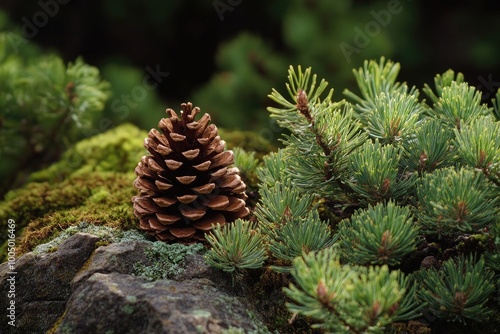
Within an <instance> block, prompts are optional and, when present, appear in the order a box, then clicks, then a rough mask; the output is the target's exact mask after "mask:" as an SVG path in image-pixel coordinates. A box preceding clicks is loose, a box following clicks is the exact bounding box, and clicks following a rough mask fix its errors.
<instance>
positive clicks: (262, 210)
mask: <svg viewBox="0 0 500 334" xmlns="http://www.w3.org/2000/svg"><path fill="white" fill-rule="evenodd" d="M399 70H400V65H399V63H394V62H392V61H390V60H389V61H386V60H385V59H384V58H381V59H380V60H379V61H373V60H372V61H365V63H364V65H363V66H362V67H361V68H359V69H357V70H354V71H353V72H354V76H355V79H356V81H357V84H358V86H359V93H355V92H352V91H350V90H345V91H344V95H345V96H346V99H334V98H333V90H328V88H327V86H328V83H327V82H326V81H325V80H320V81H318V80H317V77H316V75H313V74H312V71H311V69H310V68H307V69H306V70H302V68H301V67H298V68H293V67H290V69H289V71H288V82H287V83H286V92H287V93H288V96H286V95H282V94H281V93H280V92H279V91H278V90H275V89H273V90H272V92H271V94H270V95H269V97H270V98H271V100H273V101H274V102H275V103H276V104H277V105H278V107H276V106H274V107H269V108H268V110H269V112H270V116H271V118H273V119H275V120H276V121H277V123H278V124H279V125H280V126H281V127H282V128H284V129H285V130H286V131H284V132H283V135H282V139H281V140H282V143H283V147H282V148H280V149H279V150H278V151H277V152H273V153H270V154H268V155H267V156H264V157H263V161H262V164H261V165H259V166H257V167H256V171H255V173H256V175H257V176H258V178H259V181H260V183H259V185H258V187H259V195H260V199H259V201H258V203H257V205H256V207H255V209H254V210H253V211H252V212H251V216H250V217H249V218H248V219H249V220H251V221H253V222H254V223H250V222H248V223H246V224H248V225H246V226H254V231H253V232H252V234H251V235H252V236H253V237H249V235H248V233H250V232H248V231H247V230H243V229H242V226H245V225H244V224H245V223H241V222H239V223H238V224H236V225H226V226H225V227H224V229H223V230H222V229H216V230H214V232H212V233H214V234H209V236H208V239H209V240H212V241H216V242H217V244H216V248H213V249H211V250H209V251H208V253H207V255H206V257H207V259H209V262H210V263H212V264H214V265H215V266H216V267H218V268H222V269H223V270H224V271H226V272H233V271H238V275H237V276H234V275H233V279H234V278H236V279H237V281H244V280H245V279H246V278H247V280H248V278H249V277H255V276H252V268H254V267H259V268H263V269H264V271H263V274H262V276H261V277H260V280H261V281H262V282H264V281H265V280H268V279H269V278H268V277H269V273H270V271H272V272H275V273H276V275H281V277H282V279H274V282H275V283H274V284H275V285H274V286H275V288H276V289H278V290H281V291H282V293H283V295H284V297H285V298H283V299H285V300H287V302H286V303H285V304H286V308H287V309H288V310H289V311H290V321H289V324H287V325H283V323H281V325H279V326H278V325H276V326H278V327H273V325H272V324H270V326H269V327H270V328H274V329H276V328H277V329H278V330H280V331H283V332H290V333H292V332H301V331H304V330H305V331H311V330H313V328H319V329H321V330H322V331H324V332H328V333H384V332H390V331H394V332H405V330H409V329H410V328H413V329H412V330H418V331H420V332H429V331H431V330H438V331H439V330H442V328H443V326H448V327H449V328H453V331H454V332H456V333H471V332H475V333H483V332H491V331H492V330H493V329H494V328H496V327H497V326H498V324H499V321H498V317H496V316H495V314H498V310H499V304H498V292H497V293H494V291H495V290H496V291H498V283H499V280H498V277H499V273H500V271H499V269H500V266H499V265H498V263H499V260H498V251H499V244H500V242H499V240H500V235H499V230H500V228H499V227H498V226H499V224H500V196H499V195H500V191H499V189H500V135H499V134H500V128H499V126H500V125H499V124H500V122H499V118H500V117H499V116H498V114H499V113H498V110H499V109H500V108H499V103H500V102H499V101H498V99H499V98H500V90H499V92H498V93H497V95H496V97H495V99H493V100H492V101H491V102H492V105H488V104H483V103H481V92H480V91H478V90H477V89H476V88H475V87H473V86H470V85H469V84H468V83H467V82H466V81H465V80H464V76H463V75H462V74H461V73H455V72H453V71H452V70H448V71H446V72H445V73H443V74H439V75H437V76H436V77H435V79H434V87H433V88H431V86H429V85H427V84H426V85H425V86H424V88H423V89H422V91H423V93H425V95H427V97H428V100H426V99H424V98H423V96H421V95H420V90H419V89H417V88H416V87H414V86H413V87H410V86H409V85H408V84H406V83H405V82H399V81H397V77H398V73H399ZM243 222H245V221H243ZM255 222H256V223H257V225H251V224H255ZM242 224H243V225H242ZM239 233H243V234H245V235H246V237H245V236H239V235H238V234H239ZM231 236H233V237H231ZM234 238H237V240H238V246H236V245H235V244H234V242H233V240H235V239H234ZM245 240H246V241H247V242H248V243H249V244H252V245H256V244H259V245H261V247H262V249H263V250H264V251H265V253H262V252H260V251H258V250H256V249H255V248H252V250H251V251H245V250H246V249H247V248H246V247H245V245H244V244H243V243H242V241H245ZM257 241H258V242H257ZM211 243H212V245H214V243H213V242H211ZM235 247H238V249H239V250H240V251H237V250H236V249H235ZM243 252H244V253H243ZM230 253H232V254H234V253H236V254H244V256H241V257H237V256H232V257H231V258H230V259H229V258H228V254H230ZM248 263H251V264H252V265H251V266H249V265H246V264H248ZM256 284H257V285H258V284H260V283H256ZM262 284H264V283H262ZM283 299H281V300H283ZM278 313H279V312H277V314H278ZM443 323H448V325H443ZM305 324H307V325H305ZM465 326H467V327H465Z"/></svg>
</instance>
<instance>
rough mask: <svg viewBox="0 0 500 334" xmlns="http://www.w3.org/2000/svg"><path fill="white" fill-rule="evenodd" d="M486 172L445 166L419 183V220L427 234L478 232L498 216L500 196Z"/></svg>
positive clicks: (427, 175)
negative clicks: (483, 173) (496, 195)
mask: <svg viewBox="0 0 500 334" xmlns="http://www.w3.org/2000/svg"><path fill="white" fill-rule="evenodd" d="M492 191H493V189H492V186H491V184H489V183H488V182H486V180H485V177H484V176H483V175H482V174H479V173H476V172H474V171H472V170H468V169H465V168H461V169H460V170H458V171H456V170H454V169H453V168H451V167H450V168H443V169H439V170H437V171H435V172H434V173H432V174H426V175H425V176H424V177H423V178H422V179H421V182H420V184H419V186H418V187H417V198H418V199H419V203H420V205H419V208H418V209H419V213H418V215H419V218H420V219H419V223H420V225H421V227H422V229H423V230H424V231H425V232H426V233H427V234H438V235H446V234H455V233H458V232H463V233H474V232H479V230H480V229H481V228H483V227H485V226H488V225H489V224H492V223H494V222H495V221H496V220H497V219H498V214H499V212H498V197H495V196H494V195H493V194H492Z"/></svg>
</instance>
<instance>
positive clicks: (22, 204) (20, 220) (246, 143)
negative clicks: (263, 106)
mask: <svg viewBox="0 0 500 334" xmlns="http://www.w3.org/2000/svg"><path fill="white" fill-rule="evenodd" d="M223 136H224V137H225V138H226V139H225V140H226V141H228V147H235V146H243V147H244V148H245V149H247V150H249V151H250V150H255V151H257V152H260V153H261V154H263V153H265V152H267V151H268V150H269V149H270V148H271V146H270V145H269V143H267V142H265V141H263V140H254V139H252V137H254V138H255V136H252V135H250V133H240V132H237V131H236V132H224V134H223ZM146 137H147V132H146V131H143V130H140V129H139V128H137V127H135V126H134V125H131V124H123V125H120V126H118V127H116V128H114V129H112V130H109V131H107V132H105V133H102V134H99V135H96V136H93V137H91V138H88V139H84V140H82V141H80V142H78V143H76V144H75V145H74V146H73V147H72V148H70V149H69V150H68V151H66V152H65V153H64V154H63V156H62V158H61V159H60V160H59V161H58V162H56V163H54V164H52V165H51V166H49V167H47V168H46V169H43V170H40V171H37V172H35V173H33V174H32V175H31V176H30V178H29V181H30V182H28V183H27V184H25V185H24V186H23V187H22V188H20V189H16V190H11V191H10V192H9V193H7V194H6V196H5V199H4V201H3V202H0V228H2V229H3V230H5V229H6V226H7V222H8V219H13V220H14V221H15V222H16V236H17V238H18V240H17V242H16V244H17V249H16V251H17V254H16V255H17V256H20V255H21V254H23V253H25V252H28V251H30V250H32V249H33V248H34V247H36V246H37V245H39V244H41V243H45V242H47V241H49V240H51V239H53V238H54V237H56V236H57V235H58V234H59V233H60V232H61V231H63V230H65V229H66V228H68V227H70V226H74V225H77V224H79V223H80V222H86V223H90V224H94V225H99V226H109V227H113V228H119V229H131V228H138V223H137V220H136V218H135V217H134V215H133V209H132V203H131V198H132V196H134V195H135V194H136V189H135V188H134V186H133V180H134V178H135V173H134V169H135V167H136V165H137V163H138V162H139V161H140V159H141V157H142V156H143V155H145V154H147V151H146V150H145V149H144V147H143V143H144V138H146ZM224 137H223V138H224ZM233 140H234V141H235V144H233V143H232V141H233ZM6 238H7V235H6V234H5V233H4V234H3V235H0V245H2V246H1V247H0V260H3V259H4V258H5V255H6V244H7V243H6V241H7V240H6Z"/></svg>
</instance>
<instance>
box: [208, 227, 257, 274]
mask: <svg viewBox="0 0 500 334" xmlns="http://www.w3.org/2000/svg"><path fill="white" fill-rule="evenodd" d="M207 241H208V243H209V244H210V246H212V248H211V249H210V250H209V251H208V253H207V254H206V256H205V259H206V260H207V262H208V263H209V264H210V265H212V266H214V267H215V268H218V269H221V270H223V271H225V272H227V273H229V274H231V275H232V277H233V284H234V280H235V278H237V277H241V276H242V275H243V273H244V271H245V270H246V269H256V268H260V267H262V265H263V264H264V261H265V260H266V259H267V256H266V252H265V248H264V245H263V239H262V235H261V234H260V230H259V229H258V228H257V229H255V228H254V226H253V224H252V223H250V222H248V221H245V220H242V219H237V220H236V221H235V222H234V223H233V224H231V225H225V226H223V227H221V226H220V224H217V226H215V227H214V228H213V229H212V231H211V232H210V233H209V234H208V235H207Z"/></svg>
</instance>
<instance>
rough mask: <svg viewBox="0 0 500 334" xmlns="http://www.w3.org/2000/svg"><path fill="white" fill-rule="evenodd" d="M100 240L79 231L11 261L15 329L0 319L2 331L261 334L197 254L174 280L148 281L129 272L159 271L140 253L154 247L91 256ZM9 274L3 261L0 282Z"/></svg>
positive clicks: (115, 248) (138, 244)
mask: <svg viewBox="0 0 500 334" xmlns="http://www.w3.org/2000/svg"><path fill="white" fill-rule="evenodd" d="M100 240H101V239H100V238H99V237H97V236H94V235H91V234H86V233H77V234H75V235H72V236H71V237H69V238H68V239H66V240H65V241H63V242H62V243H61V244H60V245H59V246H58V249H57V250H56V251H55V252H52V253H42V254H35V253H28V254H25V255H23V256H22V257H20V258H19V259H17V260H16V263H15V271H16V272H17V273H16V274H15V298H14V300H15V303H16V304H15V306H16V327H12V326H9V325H8V323H7V321H2V322H0V333H22V334H25V333H37V334H38V333H45V332H46V331H47V330H49V329H51V328H52V329H53V330H55V331H56V332H57V333H173V334H175V333H183V334H184V333H187V334H189V333H224V330H225V329H228V328H240V329H239V330H237V331H236V332H238V333H240V332H241V331H242V330H244V331H245V332H247V333H248V332H252V331H253V332H258V333H265V332H266V329H265V327H264V326H262V325H261V323H260V322H259V321H258V320H255V319H256V317H255V316H252V314H251V312H249V310H248V309H247V308H246V307H244V306H243V304H242V303H241V302H240V300H239V299H238V298H237V297H236V296H232V295H231V292H230V291H231V290H230V289H229V290H227V291H226V290H225V288H226V287H227V286H226V285H225V284H224V282H226V281H225V280H224V279H221V276H220V273H219V272H218V271H216V270H214V269H213V268H211V267H210V266H208V265H207V264H206V262H205V260H204V258H203V256H202V255H200V254H193V255H188V256H186V258H185V261H184V265H182V267H181V268H183V269H184V270H174V271H173V272H177V274H175V275H174V276H173V277H172V280H157V281H151V280H148V279H146V278H142V277H136V276H133V275H132V273H133V271H134V265H135V264H137V263H140V264H142V265H144V266H152V267H154V268H157V269H158V268H164V267H159V266H157V265H156V264H157V263H156V262H155V263H151V262H152V260H151V259H150V257H148V256H147V255H146V254H145V251H146V250H148V249H149V248H150V247H153V243H151V242H147V241H137V240H127V241H122V242H119V243H113V244H110V245H107V246H101V247H99V248H97V250H95V248H96V244H97V242H98V241H100ZM46 248H48V247H46ZM174 248H175V247H174ZM173 254H175V253H173ZM176 263H177V262H176ZM181 263H182V262H179V263H178V264H176V265H180V264H181ZM10 271H11V269H10V268H9V266H8V263H3V264H1V265H0V279H1V280H2V282H5V281H6V279H7V278H8V276H9V275H10V274H9V272H10ZM214 282H217V284H218V286H216V284H214ZM229 284H230V283H229ZM8 289H9V284H2V285H1V287H0V290H1V292H0V293H1V295H0V305H2V307H3V305H8V303H9V302H10V299H9V298H8V297H7V296H8ZM228 291H229V292H228ZM63 314H64V315H63ZM56 322H57V325H55V324H56ZM261 329H262V330H261Z"/></svg>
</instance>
